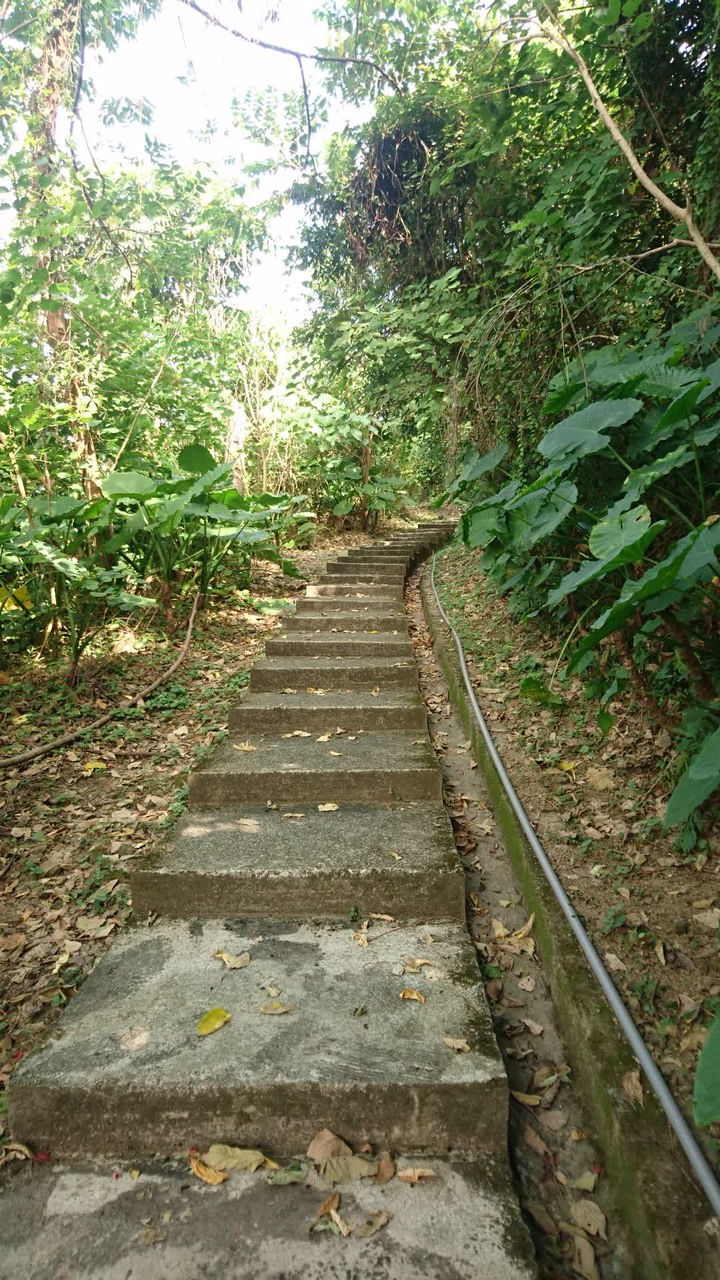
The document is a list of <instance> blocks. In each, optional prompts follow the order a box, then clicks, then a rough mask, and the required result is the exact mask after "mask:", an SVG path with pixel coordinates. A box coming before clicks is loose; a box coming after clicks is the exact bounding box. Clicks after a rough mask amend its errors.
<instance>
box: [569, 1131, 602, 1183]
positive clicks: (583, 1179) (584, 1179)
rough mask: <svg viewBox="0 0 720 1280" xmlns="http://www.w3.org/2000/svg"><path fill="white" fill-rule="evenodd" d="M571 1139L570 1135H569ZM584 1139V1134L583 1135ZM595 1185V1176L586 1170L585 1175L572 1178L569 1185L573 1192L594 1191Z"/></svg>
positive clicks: (590, 1170)
mask: <svg viewBox="0 0 720 1280" xmlns="http://www.w3.org/2000/svg"><path fill="white" fill-rule="evenodd" d="M570 1136H571V1137H572V1134H571V1135H570ZM583 1137H585V1134H583ZM596 1185H597V1174H596V1173H593V1171H592V1169H587V1170H586V1172H585V1173H581V1174H580V1177H579V1178H574V1179H573V1181H572V1182H571V1183H570V1186H571V1187H572V1189H573V1191H594V1190H595V1187H596Z"/></svg>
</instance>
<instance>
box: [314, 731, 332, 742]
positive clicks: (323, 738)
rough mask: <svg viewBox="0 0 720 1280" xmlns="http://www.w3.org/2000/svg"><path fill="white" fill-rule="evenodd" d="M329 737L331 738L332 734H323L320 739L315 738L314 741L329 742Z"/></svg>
mask: <svg viewBox="0 0 720 1280" xmlns="http://www.w3.org/2000/svg"><path fill="white" fill-rule="evenodd" d="M331 737H332V734H331V733H324V734H323V735H322V737H320V738H316V739H315V741H316V742H329V741H330V739H331Z"/></svg>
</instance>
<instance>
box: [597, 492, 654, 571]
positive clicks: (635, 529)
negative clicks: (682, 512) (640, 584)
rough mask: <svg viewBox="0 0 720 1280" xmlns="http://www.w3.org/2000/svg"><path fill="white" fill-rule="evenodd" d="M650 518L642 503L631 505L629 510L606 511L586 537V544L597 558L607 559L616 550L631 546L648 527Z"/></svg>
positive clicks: (614, 553) (615, 552) (616, 551)
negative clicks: (636, 505) (635, 505)
mask: <svg viewBox="0 0 720 1280" xmlns="http://www.w3.org/2000/svg"><path fill="white" fill-rule="evenodd" d="M650 520H651V517H650V512H649V511H648V509H647V507H646V506H643V505H641V506H639V507H633V508H632V510H631V511H620V512H618V513H617V514H612V513H608V515H606V516H605V518H604V519H603V520H599V521H598V523H597V524H596V525H595V528H594V529H593V531H592V533H591V534H590V537H589V539H588V546H589V548H590V550H591V552H592V554H593V555H594V556H595V557H596V558H597V559H598V560H608V559H610V557H611V556H615V555H617V554H618V552H620V551H625V550H626V549H627V548H631V547H633V546H634V545H635V544H636V543H637V542H638V540H639V539H640V537H641V536H642V534H643V533H645V531H646V530H647V529H649V528H650Z"/></svg>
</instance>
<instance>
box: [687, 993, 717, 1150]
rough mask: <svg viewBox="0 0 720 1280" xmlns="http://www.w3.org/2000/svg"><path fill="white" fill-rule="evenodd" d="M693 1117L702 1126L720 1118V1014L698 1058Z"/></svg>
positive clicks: (715, 1121) (714, 1122)
mask: <svg viewBox="0 0 720 1280" xmlns="http://www.w3.org/2000/svg"><path fill="white" fill-rule="evenodd" d="M693 1119H694V1120H695V1123H696V1125H698V1126H699V1127H700V1128H704V1126H705V1125H708V1124H716V1123H717V1121H718V1120H720V1015H716V1017H715V1020H714V1022H713V1023H712V1025H711V1027H710V1030H709V1032H708V1038H707V1040H706V1041H705V1044H704V1045H703V1047H702V1049H701V1051H700V1057H699V1058H698V1064H697V1070H696V1072H695V1083H694V1085H693Z"/></svg>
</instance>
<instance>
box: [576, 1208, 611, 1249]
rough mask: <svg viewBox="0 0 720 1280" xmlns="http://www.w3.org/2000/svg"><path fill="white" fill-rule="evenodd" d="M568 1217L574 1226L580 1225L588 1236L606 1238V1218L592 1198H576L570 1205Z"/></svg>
mask: <svg viewBox="0 0 720 1280" xmlns="http://www.w3.org/2000/svg"><path fill="white" fill-rule="evenodd" d="M570 1217H571V1219H572V1221H573V1222H574V1223H575V1224H576V1226H578V1227H581V1228H582V1230H583V1231H586V1232H587V1234H588V1235H589V1236H599V1237H600V1239H601V1240H607V1218H606V1217H605V1214H604V1213H603V1211H602V1209H601V1208H600V1206H599V1205H598V1204H596V1203H595V1201H594V1200H588V1199H583V1200H576V1201H575V1203H574V1204H573V1205H571V1207H570Z"/></svg>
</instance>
